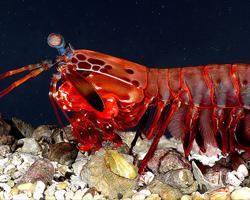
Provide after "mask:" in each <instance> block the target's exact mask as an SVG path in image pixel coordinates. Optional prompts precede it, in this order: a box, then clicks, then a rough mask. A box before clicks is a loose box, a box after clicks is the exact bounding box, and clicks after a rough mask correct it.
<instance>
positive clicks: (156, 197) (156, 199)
mask: <svg viewBox="0 0 250 200" xmlns="http://www.w3.org/2000/svg"><path fill="white" fill-rule="evenodd" d="M145 200H161V197H160V196H159V194H151V195H149V196H148V197H147V198H146V199H145Z"/></svg>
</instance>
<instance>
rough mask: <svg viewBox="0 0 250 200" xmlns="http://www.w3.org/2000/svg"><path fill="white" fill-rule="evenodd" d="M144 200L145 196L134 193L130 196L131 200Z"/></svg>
mask: <svg viewBox="0 0 250 200" xmlns="http://www.w3.org/2000/svg"><path fill="white" fill-rule="evenodd" d="M145 198H146V195H144V194H140V193H135V194H134V195H133V196H132V200H144V199H145Z"/></svg>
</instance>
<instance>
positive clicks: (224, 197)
mask: <svg viewBox="0 0 250 200" xmlns="http://www.w3.org/2000/svg"><path fill="white" fill-rule="evenodd" d="M230 193H231V192H230V189H229V188H228V187H223V188H219V189H217V190H214V191H212V192H209V193H208V195H209V198H210V200H230Z"/></svg>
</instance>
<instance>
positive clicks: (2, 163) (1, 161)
mask: <svg viewBox="0 0 250 200" xmlns="http://www.w3.org/2000/svg"><path fill="white" fill-rule="evenodd" d="M8 161H9V159H8V158H3V159H0V166H1V167H6V165H7V163H8Z"/></svg>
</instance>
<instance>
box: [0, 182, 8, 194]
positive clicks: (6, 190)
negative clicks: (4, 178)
mask: <svg viewBox="0 0 250 200" xmlns="http://www.w3.org/2000/svg"><path fill="white" fill-rule="evenodd" d="M0 188H2V189H3V190H4V191H5V192H7V193H10V191H11V187H10V186H9V185H8V184H6V183H0Z"/></svg>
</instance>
